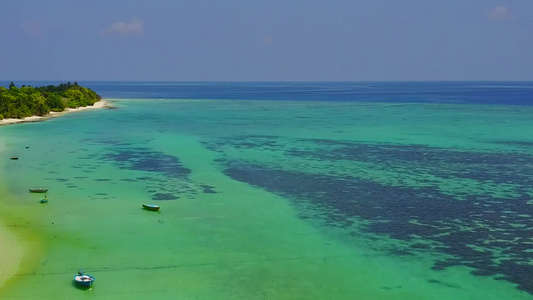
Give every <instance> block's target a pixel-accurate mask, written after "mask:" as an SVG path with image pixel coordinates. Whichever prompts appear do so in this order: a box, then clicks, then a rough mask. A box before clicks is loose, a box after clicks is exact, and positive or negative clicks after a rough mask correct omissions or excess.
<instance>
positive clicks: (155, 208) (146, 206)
mask: <svg viewBox="0 0 533 300" xmlns="http://www.w3.org/2000/svg"><path fill="white" fill-rule="evenodd" d="M143 208H144V209H146V210H151V211H158V210H159V209H160V208H161V207H160V206H159V205H155V204H143Z"/></svg>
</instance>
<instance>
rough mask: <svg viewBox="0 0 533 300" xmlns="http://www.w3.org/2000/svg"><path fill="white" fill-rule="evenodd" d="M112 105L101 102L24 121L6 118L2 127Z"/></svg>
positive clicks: (2, 122)
mask: <svg viewBox="0 0 533 300" xmlns="http://www.w3.org/2000/svg"><path fill="white" fill-rule="evenodd" d="M109 107H111V105H110V104H109V102H107V101H106V100H100V101H98V102H96V103H95V104H94V105H93V106H85V107H78V108H67V109H65V110H64V111H62V112H51V113H49V114H47V115H45V116H31V117H26V118H23V119H13V118H6V119H3V120H0V126H2V125H10V124H17V123H26V122H39V121H43V120H46V119H49V118H55V117H59V116H61V115H64V114H68V113H73V112H79V111H85V110H89V109H97V108H109Z"/></svg>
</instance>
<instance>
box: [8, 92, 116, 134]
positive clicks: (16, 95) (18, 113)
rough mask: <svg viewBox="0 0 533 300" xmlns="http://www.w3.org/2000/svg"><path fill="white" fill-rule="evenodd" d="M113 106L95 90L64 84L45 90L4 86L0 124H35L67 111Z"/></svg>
mask: <svg viewBox="0 0 533 300" xmlns="http://www.w3.org/2000/svg"><path fill="white" fill-rule="evenodd" d="M101 107H109V105H108V103H107V102H105V101H103V100H102V97H100V95H98V94H97V93H96V92H94V91H93V90H91V89H88V88H86V87H83V86H80V85H79V84H78V83H77V82H74V83H73V84H72V83H70V82H68V83H61V84H59V85H47V86H41V87H32V86H24V85H23V86H22V87H20V88H18V87H16V86H15V84H14V83H13V82H11V84H10V85H9V88H5V87H0V125H5V124H12V123H20V122H34V121H39V120H42V119H43V118H45V117H53V116H57V115H60V114H62V113H65V112H72V111H78V110H84V109H88V108H101Z"/></svg>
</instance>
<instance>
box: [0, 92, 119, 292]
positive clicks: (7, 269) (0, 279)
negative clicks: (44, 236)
mask: <svg viewBox="0 0 533 300" xmlns="http://www.w3.org/2000/svg"><path fill="white" fill-rule="evenodd" d="M110 107H111V105H110V104H109V102H107V101H105V100H100V101H98V102H96V103H95V104H94V105H93V106H86V107H79V108H67V109H66V110H65V111H62V112H51V113H50V114H48V115H46V116H42V117H40V116H32V117H27V118H24V119H11V118H8V119H4V120H0V126H2V125H10V124H17V123H26V122H39V121H44V120H46V119H49V118H54V117H59V116H61V115H64V114H68V113H73V112H79V111H85V110H90V109H97V108H110ZM5 150H6V147H5V144H4V141H2V140H1V138H0V153H2V152H5ZM0 173H1V170H0ZM1 221H2V220H0V258H1V259H0V288H2V287H3V286H4V285H5V284H6V282H7V281H8V280H9V279H10V278H11V277H12V276H13V275H14V274H16V273H17V271H18V270H19V267H20V265H21V263H22V259H23V256H24V250H25V249H24V248H25V247H23V245H25V244H27V243H23V242H22V241H20V240H18V239H17V236H16V235H15V234H14V233H12V232H10V231H9V230H8V228H7V227H6V226H5V224H3V223H2V222H1Z"/></svg>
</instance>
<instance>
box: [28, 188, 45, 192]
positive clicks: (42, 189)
mask: <svg viewBox="0 0 533 300" xmlns="http://www.w3.org/2000/svg"><path fill="white" fill-rule="evenodd" d="M46 192H48V189H45V188H34V189H30V193H46Z"/></svg>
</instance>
